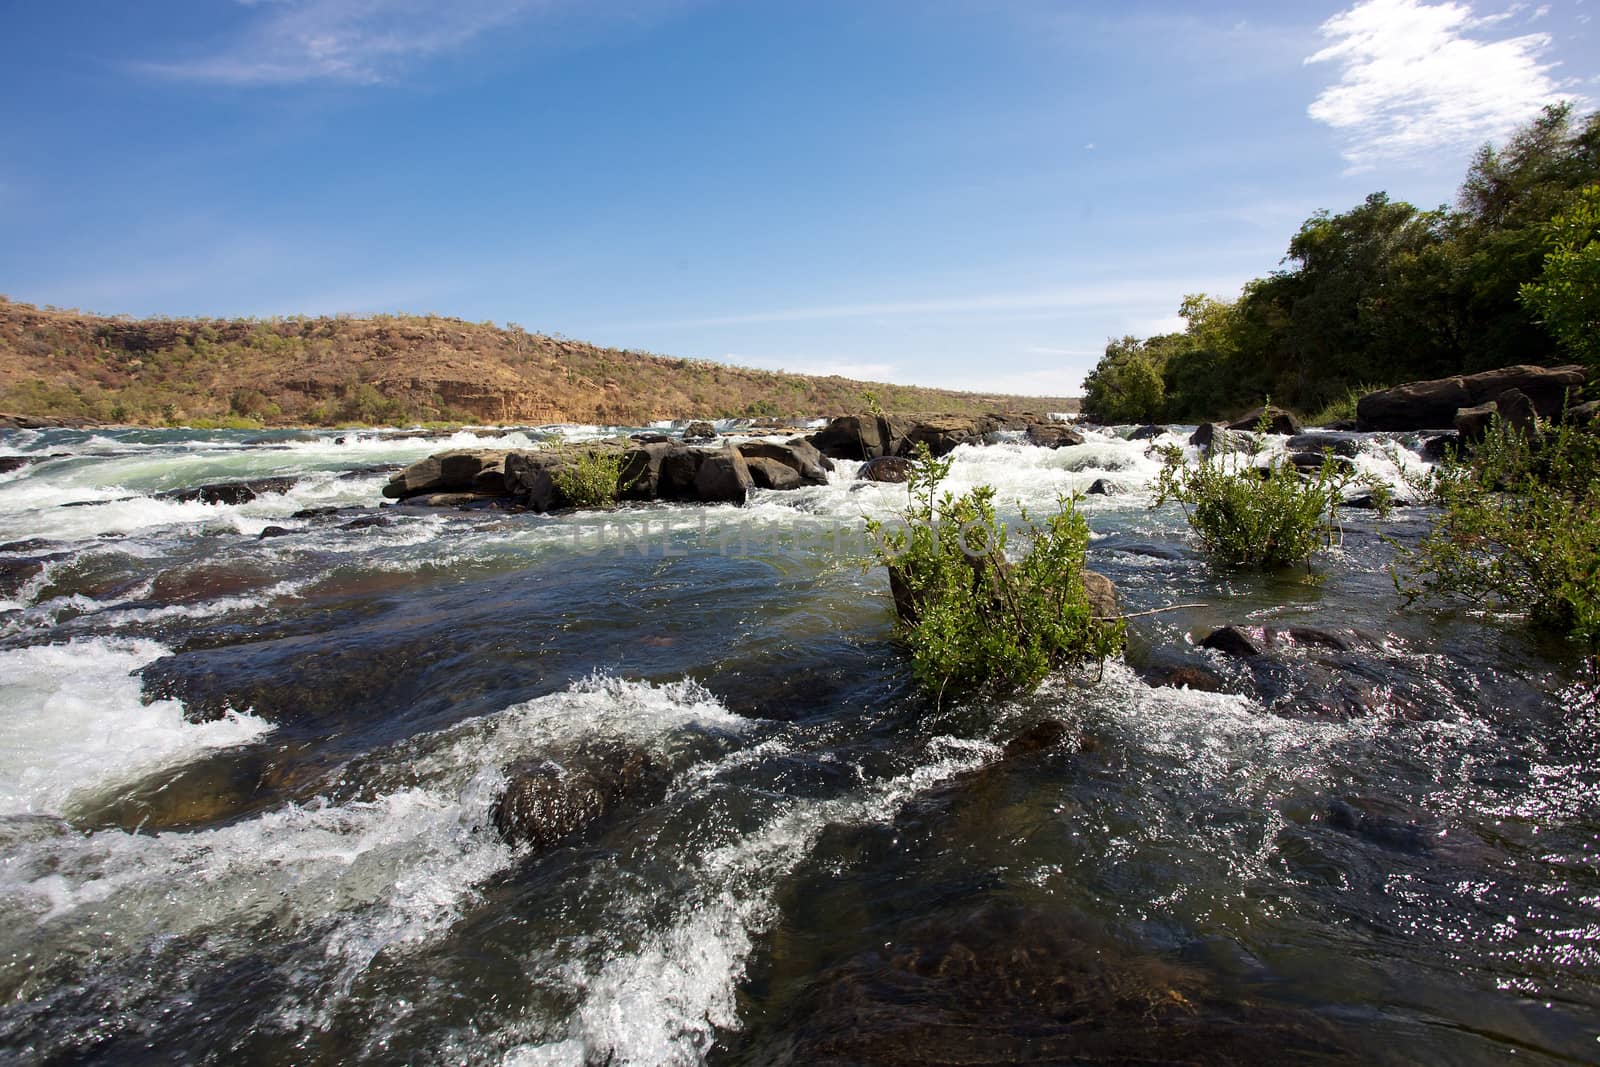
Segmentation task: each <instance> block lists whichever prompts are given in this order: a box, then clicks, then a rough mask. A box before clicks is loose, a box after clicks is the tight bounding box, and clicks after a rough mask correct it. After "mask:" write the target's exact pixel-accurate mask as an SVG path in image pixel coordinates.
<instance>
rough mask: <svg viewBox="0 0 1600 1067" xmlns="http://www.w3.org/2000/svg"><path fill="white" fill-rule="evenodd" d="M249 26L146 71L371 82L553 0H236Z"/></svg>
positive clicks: (264, 80) (254, 79)
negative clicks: (203, 50) (207, 49)
mask: <svg viewBox="0 0 1600 1067" xmlns="http://www.w3.org/2000/svg"><path fill="white" fill-rule="evenodd" d="M238 2H239V3H240V4H241V5H243V6H244V7H247V8H251V9H252V13H251V15H250V16H249V17H248V18H247V20H246V24H245V26H244V28H243V30H242V31H241V32H240V33H239V34H238V35H237V36H235V37H234V38H232V39H230V40H226V41H223V42H221V43H220V44H219V45H218V46H217V47H216V48H214V49H213V50H212V51H211V52H209V53H208V54H205V55H201V56H196V57H194V58H190V59H184V60H178V61H174V62H167V63H146V64H143V65H142V66H143V69H145V70H148V71H151V72H154V73H159V74H165V75H169V76H172V77H177V78H189V79H194V80H196V81H208V82H221V83H226V84H231V85H285V84H292V83H296V82H308V81H330V82H352V83H355V84H360V85H372V84H377V83H381V82H384V81H388V80H390V79H391V78H392V77H394V76H395V75H396V74H397V73H398V72H399V71H401V70H403V69H404V68H405V67H407V66H408V65H410V64H412V63H415V62H418V61H421V60H425V59H428V58H430V57H433V56H438V55H441V54H444V53H447V52H451V51H455V50H456V49H459V48H461V47H464V46H465V45H467V44H468V43H469V42H471V41H472V40H473V39H474V38H477V37H478V36H480V35H482V34H483V33H485V32H487V31H489V30H492V29H494V28H496V27H499V26H503V25H506V24H507V23H510V22H512V21H514V20H515V19H517V18H519V17H520V16H522V15H524V14H526V13H528V12H530V11H532V10H534V9H538V8H545V7H548V6H550V2H549V0H447V2H440V0H238Z"/></svg>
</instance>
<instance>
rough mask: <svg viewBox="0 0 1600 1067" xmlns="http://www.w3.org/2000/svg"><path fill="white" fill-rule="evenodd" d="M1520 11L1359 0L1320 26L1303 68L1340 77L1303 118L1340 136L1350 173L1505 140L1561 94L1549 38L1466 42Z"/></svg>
mask: <svg viewBox="0 0 1600 1067" xmlns="http://www.w3.org/2000/svg"><path fill="white" fill-rule="evenodd" d="M1520 9H1521V6H1520V5H1519V6H1517V7H1513V8H1512V9H1511V10H1509V11H1505V12H1501V13H1498V14H1491V15H1485V16H1478V15H1475V14H1474V13H1473V9H1472V7H1471V6H1470V5H1468V4H1465V3H1456V2H1453V0H1447V2H1444V3H1434V4H1430V3H1425V2H1423V0H1363V2H1361V3H1358V4H1356V5H1355V6H1353V7H1351V8H1349V9H1348V10H1346V11H1342V12H1340V13H1339V14H1337V15H1335V16H1333V17H1332V18H1330V19H1328V20H1327V21H1326V22H1324V23H1323V24H1322V35H1323V37H1324V38H1326V39H1327V40H1328V41H1329V42H1330V43H1329V44H1328V45H1327V46H1326V47H1325V48H1323V49H1322V50H1321V51H1319V52H1317V53H1315V54H1314V55H1311V56H1309V57H1307V58H1306V60H1305V62H1306V63H1336V64H1338V66H1339V67H1340V78H1339V81H1338V83H1337V84H1335V85H1331V86H1329V87H1328V88H1326V89H1324V90H1323V91H1322V93H1321V94H1320V95H1318V97H1317V98H1316V100H1315V101H1313V102H1312V104H1311V106H1310V108H1309V109H1308V111H1309V113H1310V115H1311V117H1312V118H1313V119H1316V120H1317V121H1318V122H1325V123H1327V124H1328V125H1329V126H1332V127H1333V128H1334V129H1336V130H1340V131H1342V132H1343V133H1344V134H1345V137H1346V144H1345V148H1344V158H1345V159H1346V160H1347V161H1348V162H1349V163H1350V169H1351V171H1353V172H1354V171H1361V170H1367V169H1370V168H1371V167H1373V166H1375V165H1376V164H1377V163H1378V162H1379V161H1381V160H1391V159H1408V158H1414V157H1417V156H1420V155H1421V154H1423V153H1425V152H1428V151H1431V150H1437V149H1440V148H1448V147H1459V146H1465V145H1471V144H1475V143H1480V142H1482V141H1484V140H1488V139H1495V138H1499V137H1503V136H1504V135H1506V134H1507V133H1509V132H1510V131H1511V130H1512V129H1514V128H1515V127H1516V126H1517V125H1519V124H1520V123H1522V122H1524V121H1526V120H1527V119H1528V118H1530V117H1532V116H1533V115H1535V114H1537V113H1538V111H1539V109H1540V108H1541V107H1543V106H1544V105H1545V104H1549V103H1553V102H1555V101H1556V100H1558V99H1560V98H1561V97H1562V95H1563V93H1562V84H1561V82H1560V81H1558V80H1557V78H1556V76H1555V67H1556V65H1555V64H1554V63H1553V62H1549V61H1547V60H1546V58H1545V52H1546V51H1547V50H1548V48H1549V46H1550V36H1549V34H1545V33H1527V34H1522V35H1520V36H1514V37H1501V38H1499V39H1496V40H1490V39H1484V38H1483V37H1481V36H1477V37H1475V36H1469V34H1473V33H1481V31H1484V30H1487V29H1490V28H1492V27H1495V26H1499V25H1501V24H1503V23H1505V22H1506V21H1507V20H1508V19H1509V18H1511V16H1512V15H1514V14H1515V13H1517V11H1519V10H1520ZM1566 95H1569V96H1570V95H1572V94H1570V93H1569V94H1566Z"/></svg>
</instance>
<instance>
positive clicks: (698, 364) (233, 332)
mask: <svg viewBox="0 0 1600 1067" xmlns="http://www.w3.org/2000/svg"><path fill="white" fill-rule="evenodd" d="M866 391H871V392H872V393H873V394H874V395H875V396H876V397H877V399H878V401H879V403H881V404H882V405H883V406H884V407H885V408H886V409H888V410H890V411H925V412H939V413H951V414H957V413H959V414H973V413H979V412H987V411H1018V410H1031V411H1073V410H1076V407H1077V401H1076V400H1075V399H1069V398H1062V397H1017V396H1006V395H998V394H981V393H963V392H951V391H947V390H942V389H927V388H922V387H917V386H904V385H887V384H881V383H873V382H861V381H854V380H852V379H849V378H841V377H838V376H835V375H829V376H825V377H822V376H811V375H802V374H786V373H782V372H778V371H764V370H754V369H750V368H745V367H733V366H728V365H726V364H722V363H715V362H712V361H709V360H697V359H673V358H669V357H665V356H659V355H655V354H652V353H649V352H635V351H624V350H618V349H614V348H600V347H598V346H596V345H591V344H585V343H583V342H581V341H573V340H569V339H567V338H565V337H561V336H560V335H555V336H550V335H546V334H537V333H529V332H528V331H526V330H524V329H522V328H521V327H520V326H516V325H514V324H512V325H507V326H505V327H499V326H495V325H494V324H492V323H487V322H485V323H471V322H464V321H462V320H460V319H453V318H445V317H441V316H436V315H425V316H418V315H374V316H371V317H369V318H354V317H347V316H337V317H331V318H329V317H324V318H301V317H294V318H284V319H137V320H136V319H131V318H126V317H107V316H100V315H90V314H84V313H81V312H78V311H75V310H74V311H63V310H59V309H56V308H50V307H45V308H38V307H34V306H33V305H31V304H23V303H17V302H13V301H9V300H6V299H4V298H0V411H5V412H11V413H16V414H22V415H33V416H55V417H63V418H78V419H94V420H99V421H103V422H120V423H137V424H146V425H160V424H187V425H194V424H197V423H199V424H208V423H228V422H239V423H248V424H251V425H338V424H342V423H352V422H362V423H383V424H390V425H400V424H410V423H416V422H428V421H450V422H483V423H550V422H579V423H589V422H596V423H614V424H626V425H641V424H644V423H648V422H652V421H654V420H657V419H668V418H730V417H740V416H774V417H777V416H800V415H806V416H811V415H822V414H829V413H834V412H840V411H853V410H858V409H860V408H861V406H862V393H863V392H866Z"/></svg>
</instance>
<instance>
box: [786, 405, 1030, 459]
mask: <svg viewBox="0 0 1600 1067" xmlns="http://www.w3.org/2000/svg"><path fill="white" fill-rule="evenodd" d="M1003 425H1004V423H1003V422H1002V420H1001V419H999V418H996V417H995V416H993V415H840V416H839V417H837V418H835V419H833V420H832V421H830V422H829V423H828V425H827V426H825V427H823V428H822V429H820V430H818V431H817V432H816V433H814V434H812V435H811V443H812V444H813V445H815V446H816V448H817V450H818V451H819V452H821V453H822V454H823V455H825V456H831V457H833V458H834V459H854V460H867V459H877V458H878V457H879V456H909V455H913V454H914V453H915V452H916V448H917V445H918V444H926V445H927V446H928V449H929V451H931V452H932V453H933V454H934V455H936V456H943V455H946V454H948V453H949V452H952V451H954V450H955V448H956V446H957V445H964V444H981V443H983V441H984V439H985V437H986V436H987V435H988V434H991V433H994V432H996V431H997V430H1000V429H1001V428H1002V426H1003Z"/></svg>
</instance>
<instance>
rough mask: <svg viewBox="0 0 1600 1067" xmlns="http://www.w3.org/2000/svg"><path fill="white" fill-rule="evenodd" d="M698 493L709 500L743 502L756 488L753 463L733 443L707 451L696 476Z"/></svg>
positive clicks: (695, 482)
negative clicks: (752, 469) (752, 475)
mask: <svg viewBox="0 0 1600 1067" xmlns="http://www.w3.org/2000/svg"><path fill="white" fill-rule="evenodd" d="M694 488H695V496H696V498H697V499H699V500H702V501H704V502H706V503H708V504H743V503H744V502H745V500H746V499H747V498H748V497H749V495H750V491H751V490H752V489H754V488H755V480H754V479H753V478H751V477H750V465H749V464H748V463H746V462H745V459H744V457H743V456H742V455H740V454H739V452H738V451H737V450H736V449H734V448H732V447H726V446H725V447H724V448H723V449H722V451H720V452H712V453H709V454H707V455H706V457H705V459H704V460H703V461H702V462H701V464H700V469H699V470H698V471H696V472H695V476H694Z"/></svg>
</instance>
